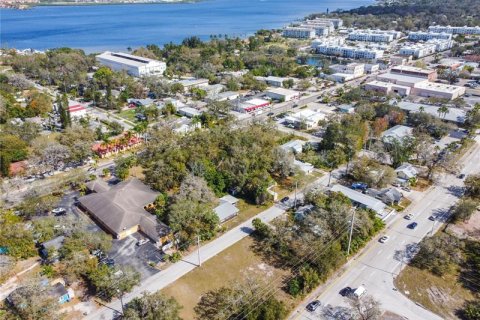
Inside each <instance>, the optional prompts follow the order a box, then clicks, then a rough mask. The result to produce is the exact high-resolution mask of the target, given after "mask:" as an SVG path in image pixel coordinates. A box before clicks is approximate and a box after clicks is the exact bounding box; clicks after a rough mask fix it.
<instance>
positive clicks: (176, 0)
mask: <svg viewBox="0 0 480 320" xmlns="http://www.w3.org/2000/svg"><path fill="white" fill-rule="evenodd" d="M200 1H202V0H154V1H147V0H144V1H113V2H67V1H63V2H62V1H58V2H52V3H48V2H39V3H19V4H16V5H15V4H11V5H7V6H0V9H13V10H29V9H33V8H35V7H84V6H113V5H132V4H138V5H141V4H181V3H185V4H194V3H198V2H200Z"/></svg>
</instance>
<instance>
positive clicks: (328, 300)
mask: <svg viewBox="0 0 480 320" xmlns="http://www.w3.org/2000/svg"><path fill="white" fill-rule="evenodd" d="M476 140H477V141H476V144H475V146H474V148H473V149H471V151H470V152H469V153H467V154H466V155H465V156H464V157H463V159H462V160H461V163H460V165H461V166H463V170H462V172H463V173H465V174H472V173H478V172H479V171H480V146H479V143H478V142H479V141H480V139H478V138H477V139H476ZM462 185H463V181H462V180H460V179H457V178H456V177H455V176H452V175H445V176H443V177H442V179H440V181H438V182H437V184H436V186H435V187H433V188H431V189H430V190H429V191H428V192H426V193H425V194H424V196H423V197H419V198H417V199H415V200H414V201H413V202H412V204H411V206H410V207H409V208H408V210H407V211H406V212H405V213H412V214H413V215H414V218H413V219H412V220H411V221H415V222H417V223H418V227H417V228H416V229H415V230H410V229H408V228H406V226H407V224H408V223H410V222H411V221H408V220H405V219H404V218H403V215H396V216H394V218H392V219H391V220H390V221H389V222H388V225H387V228H386V230H385V231H384V234H386V235H388V236H390V239H389V240H388V242H386V243H383V244H382V243H379V242H378V241H376V240H374V241H372V242H371V243H370V244H369V246H367V248H366V249H365V250H364V252H363V253H362V254H361V255H360V256H358V257H357V258H356V260H351V261H350V262H349V263H348V265H347V266H346V271H345V272H344V273H343V275H341V276H339V277H338V278H336V279H334V280H332V282H331V283H330V284H329V285H327V286H326V287H320V288H318V289H317V290H315V291H314V292H313V293H312V294H311V295H310V296H309V297H308V299H306V300H305V302H304V303H302V304H301V305H300V306H299V307H298V308H297V309H296V310H295V311H294V312H293V313H292V315H291V317H290V319H325V317H323V316H322V310H321V308H319V309H317V311H315V313H310V312H307V311H306V310H305V305H306V304H307V303H308V302H309V301H312V300H314V299H319V300H320V301H321V302H322V304H323V305H331V306H335V307H337V306H346V305H347V302H346V300H345V298H342V297H341V296H340V295H339V294H338V292H339V291H340V290H341V289H342V288H344V287H346V286H349V287H352V288H357V287H358V286H360V285H362V286H364V287H365V288H366V289H367V291H368V293H369V294H371V295H373V296H374V297H375V298H376V299H377V300H379V301H380V302H381V304H382V308H383V309H385V310H389V311H392V312H394V313H396V314H399V315H401V316H403V317H405V318H406V319H410V320H417V319H418V320H436V319H441V318H440V317H439V316H437V315H436V314H433V313H432V312H430V311H428V310H426V309H424V308H423V307H421V306H418V305H416V304H415V303H414V302H412V301H411V300H409V299H408V298H407V297H406V296H404V295H403V294H401V293H400V292H398V291H396V289H395V288H394V284H393V281H394V278H395V277H396V276H397V275H398V274H399V273H400V271H401V269H402V268H403V267H404V265H405V263H406V262H408V260H409V259H410V258H411V257H412V255H413V254H414V252H415V249H416V245H417V244H418V242H420V241H421V239H422V238H424V237H425V236H427V235H430V234H431V233H432V232H435V231H436V230H438V229H439V228H440V227H441V226H442V224H443V222H445V221H446V219H447V216H448V209H449V208H450V207H451V206H452V205H453V204H454V203H455V202H456V201H457V200H458V196H459V194H460V192H461V187H462ZM430 215H435V216H436V221H430V220H429V219H428V217H429V216H430ZM419 281H421V279H419Z"/></svg>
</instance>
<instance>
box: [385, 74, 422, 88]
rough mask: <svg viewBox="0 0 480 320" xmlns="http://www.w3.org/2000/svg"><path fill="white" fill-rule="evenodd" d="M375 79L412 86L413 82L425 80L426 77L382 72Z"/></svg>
mask: <svg viewBox="0 0 480 320" xmlns="http://www.w3.org/2000/svg"><path fill="white" fill-rule="evenodd" d="M377 80H378V81H381V82H388V83H393V84H396V85H399V86H405V87H410V88H412V87H413V86H415V84H417V83H420V82H423V81H426V79H423V78H418V77H412V76H407V75H403V74H396V73H383V74H379V75H378V76H377Z"/></svg>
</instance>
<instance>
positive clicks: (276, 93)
mask: <svg viewBox="0 0 480 320" xmlns="http://www.w3.org/2000/svg"><path fill="white" fill-rule="evenodd" d="M266 94H267V97H269V98H272V99H274V100H278V101H282V102H284V101H291V100H293V99H298V98H300V92H298V91H294V90H289V89H284V88H274V89H269V90H267V92H266Z"/></svg>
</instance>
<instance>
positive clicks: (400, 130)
mask: <svg viewBox="0 0 480 320" xmlns="http://www.w3.org/2000/svg"><path fill="white" fill-rule="evenodd" d="M412 134H413V128H412V127H408V126H403V125H400V124H399V125H396V126H394V127H391V128H390V129H388V130H385V131H384V132H382V139H383V141H384V142H386V143H389V142H392V141H394V140H397V141H402V140H403V139H404V138H406V137H411V136H412Z"/></svg>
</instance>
